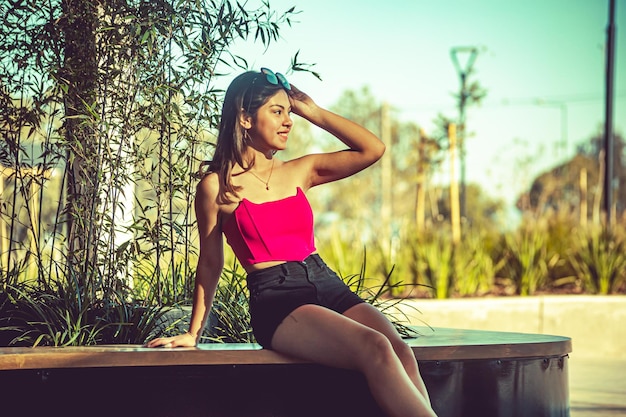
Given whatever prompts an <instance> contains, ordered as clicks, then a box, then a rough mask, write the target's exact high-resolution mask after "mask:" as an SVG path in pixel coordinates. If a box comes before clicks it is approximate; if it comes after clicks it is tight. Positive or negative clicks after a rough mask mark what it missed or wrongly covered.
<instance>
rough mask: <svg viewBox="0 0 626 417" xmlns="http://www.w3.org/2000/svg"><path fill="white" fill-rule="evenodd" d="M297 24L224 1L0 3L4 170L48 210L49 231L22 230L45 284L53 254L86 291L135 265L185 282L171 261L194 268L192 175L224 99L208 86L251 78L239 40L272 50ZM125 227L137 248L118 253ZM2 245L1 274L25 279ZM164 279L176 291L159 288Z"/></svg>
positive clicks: (20, 256) (20, 253)
mask: <svg viewBox="0 0 626 417" xmlns="http://www.w3.org/2000/svg"><path fill="white" fill-rule="evenodd" d="M294 13H296V11H295V8H290V9H289V10H287V11H285V12H284V13H281V14H277V13H276V12H274V11H273V10H272V9H271V8H270V6H269V3H267V2H263V3H262V6H261V7H259V8H257V9H249V8H248V7H247V6H246V4H245V3H239V2H233V1H226V0H223V1H218V2H214V1H196V0H182V1H176V2H170V1H151V2H146V1H139V0H54V1H50V2H25V1H11V2H3V3H2V4H1V5H0V16H2V17H1V18H0V19H1V20H0V57H1V58H0V80H2V81H1V84H0V103H2V106H1V109H0V135H1V137H2V139H3V141H2V142H1V145H2V146H0V161H1V162H2V164H3V165H4V166H7V167H10V168H11V169H12V172H15V173H17V174H12V176H11V177H10V178H9V182H11V187H9V188H6V189H8V190H21V189H25V184H26V182H27V181H36V182H38V183H39V184H41V185H42V187H41V188H40V193H41V197H43V196H44V193H46V196H45V198H39V200H38V201H45V202H46V205H50V206H54V205H56V208H55V209H54V212H56V216H55V218H54V219H53V221H52V223H51V224H42V223H41V222H39V224H40V225H41V227H35V223H34V222H33V223H31V224H30V225H28V227H29V228H30V229H31V234H32V235H34V236H36V237H37V239H36V241H37V242H40V245H41V246H40V247H39V248H38V249H37V251H36V253H35V256H34V258H36V259H37V263H38V268H37V276H38V278H39V279H40V280H41V279H44V276H45V277H47V278H50V277H53V276H57V274H58V271H59V264H58V262H59V257H58V256H56V255H55V254H54V252H56V253H57V254H58V253H62V254H63V256H62V261H64V264H63V266H64V269H65V271H64V275H65V276H66V277H67V278H68V280H77V282H80V283H81V284H80V285H81V286H85V287H90V289H91V291H94V293H95V292H96V291H101V290H103V289H107V288H113V287H115V285H116V283H117V277H118V276H119V272H120V265H125V264H126V261H127V260H128V258H129V257H133V258H134V259H135V261H137V262H138V263H139V264H138V266H139V267H141V268H143V269H142V273H148V274H150V273H154V274H155V283H156V285H154V287H156V288H157V291H158V292H159V293H160V291H161V288H162V286H163V285H172V286H173V287H174V288H176V287H177V286H178V285H179V284H180V283H179V282H176V279H178V278H177V277H179V278H182V279H184V278H186V277H187V276H189V274H190V272H189V271H188V270H187V269H185V270H179V269H178V267H177V262H180V259H179V260H178V261H177V257H184V262H182V264H183V265H184V266H183V268H187V265H189V264H192V263H193V262H189V259H188V258H189V256H191V255H192V253H191V250H190V247H191V246H192V245H191V244H190V242H192V239H193V238H192V235H191V230H192V226H193V222H194V219H193V216H192V210H191V201H192V198H191V194H192V193H193V184H194V183H195V179H194V178H193V176H192V174H193V173H194V172H195V171H196V170H197V166H198V164H199V161H200V160H202V159H206V155H208V154H210V146H207V144H206V143H205V142H204V141H206V139H207V138H210V137H212V135H213V132H214V131H215V128H216V127H217V119H218V117H219V108H220V96H221V94H222V93H223V92H222V91H220V90H218V89H216V88H215V87H214V84H215V80H216V78H217V77H219V76H220V75H222V74H224V73H225V71H228V70H229V69H232V68H246V67H247V62H246V60H245V58H244V57H240V56H235V55H233V54H232V53H231V52H230V47H231V45H232V44H233V43H234V42H235V41H237V40H238V39H249V38H253V39H255V40H258V41H260V43H262V44H263V46H264V47H267V46H268V45H269V44H270V43H271V42H273V41H275V40H276V39H278V37H279V28H280V26H281V25H282V24H288V25H290V24H291V16H292V15H293V14H294ZM295 64H298V63H294V65H295ZM25 137H28V138H30V139H31V140H32V141H33V142H37V143H38V145H39V146H40V147H41V148H42V151H41V152H40V154H41V155H40V156H36V155H34V154H35V153H33V152H32V150H31V149H29V148H27V147H25V146H24V142H23V141H24V138H25ZM27 166H36V167H38V170H39V171H41V172H47V171H49V170H53V171H54V172H56V173H62V175H61V177H62V181H60V184H58V187H59V188H58V189H56V190H55V189H53V188H51V186H52V185H56V183H52V182H50V181H48V179H47V178H45V177H44V176H38V177H37V178H34V179H33V177H32V176H31V177H29V178H27V177H24V176H23V175H22V174H20V172H22V171H23V168H24V167H27ZM129 184H130V185H132V186H133V187H135V188H137V189H139V190H140V191H141V193H140V194H138V195H137V196H136V200H135V204H136V205H137V207H138V208H137V209H134V208H132V207H129V206H128V203H129V200H128V199H127V198H126V197H127V196H128V194H129V191H128V190H129V189H128V185H129ZM132 191H133V190H132V188H131V189H130V193H132ZM12 197H13V203H12V204H11V205H3V206H2V207H1V208H0V217H2V219H9V220H10V219H13V218H16V215H17V214H18V213H17V211H18V210H19V208H20V207H26V209H27V210H30V206H29V205H30V204H32V203H31V202H29V200H28V199H27V198H26V195H24V196H23V197H21V198H22V200H23V201H24V203H23V204H19V201H18V197H19V196H18V193H15V192H14V193H13V196H12ZM3 200H4V196H3ZM132 202H133V201H132V199H130V203H131V204H132ZM119 212H131V213H133V216H132V223H131V224H127V225H120V224H119V222H117V217H116V213H119ZM39 213H41V210H40V211H39ZM120 229H124V230H123V231H131V232H132V234H133V236H134V237H133V239H132V240H130V241H127V242H124V243H122V244H119V242H114V238H113V236H115V235H116V234H117V233H118V232H120ZM10 244H11V245H12V247H11V248H10V249H9V256H11V255H12V254H13V255H14V256H13V260H12V261H11V262H9V263H11V265H6V268H7V271H8V270H9V269H10V268H13V269H14V270H15V271H16V273H19V271H18V269H19V268H20V267H21V265H23V264H24V263H26V262H30V261H28V259H33V256H32V255H33V253H32V251H31V250H28V249H26V250H24V248H21V247H20V245H21V242H19V241H17V240H16V239H14V238H11V239H10ZM166 255H167V256H166ZM44 257H47V258H46V259H44ZM48 261H49V262H48ZM142 263H143V264H142ZM146 265H149V266H148V267H146ZM3 268H4V266H3ZM162 270H164V271H166V272H165V273H162V272H161V271H162ZM122 272H123V271H122ZM164 274H165V275H169V277H171V278H172V280H173V282H170V283H167V284H166V283H164V282H163V280H162V279H161V278H162V276H163V275H164ZM172 292H173V293H174V294H176V291H175V290H174V291H172Z"/></svg>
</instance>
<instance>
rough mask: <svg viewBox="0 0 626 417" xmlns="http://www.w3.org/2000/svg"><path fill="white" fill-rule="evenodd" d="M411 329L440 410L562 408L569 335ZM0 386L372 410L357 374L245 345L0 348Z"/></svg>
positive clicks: (40, 404)
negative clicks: (171, 347) (160, 347)
mask: <svg viewBox="0 0 626 417" xmlns="http://www.w3.org/2000/svg"><path fill="white" fill-rule="evenodd" d="M415 330H416V331H417V332H418V333H419V334H420V336H419V337H417V338H415V339H409V340H407V341H408V342H409V344H410V346H411V347H412V349H413V351H414V352H415V356H416V358H417V359H418V362H419V364H420V369H421V372H422V375H423V377H424V380H425V383H426V385H427V387H428V389H429V392H430V395H431V400H432V402H433V407H434V408H435V410H436V411H437V413H438V415H439V416H440V417H445V416H450V417H452V416H463V417H467V416H483V417H489V416H516V417H518V416H520V417H521V416H528V417H542V416H550V417H551V416H569V394H568V366H567V361H568V354H569V353H570V352H571V340H570V339H569V338H567V337H561V336H549V335H537V334H522V333H507V332H491V331H476V330H460V329H446V328H436V329H430V328H427V327H416V328H415ZM0 396H1V397H2V398H5V399H8V401H6V400H5V401H3V405H2V406H1V407H2V409H3V410H6V412H7V414H5V412H2V415H6V416H9V415H11V414H8V412H10V411H13V412H14V413H16V414H14V415H20V416H24V415H37V416H41V415H81V416H94V415H107V416H109V415H115V416H125V415H128V416H131V415H133V416H136V415H137V414H141V415H146V416H150V417H153V416H178V417H193V416H203V417H204V416H208V417H213V416H215V417H222V416H228V417H230V416H233V417H234V416H237V417H239V416H241V417H265V416H268V417H269V416H272V417H279V416H280V417H283V416H285V417H286V416H305V417H306V416H324V417H328V416H337V417H339V416H341V417H349V416H359V417H362V416H364V417H368V416H381V415H382V414H381V412H380V410H379V409H378V408H377V406H376V405H375V403H374V402H373V400H372V398H371V396H370V395H369V391H368V388H367V386H366V383H365V380H364V378H363V377H362V376H361V375H360V374H358V373H356V372H352V371H346V370H340V369H334V368H327V367H324V366H320V365H315V364H311V363H306V362H304V361H301V360H298V359H295V358H291V357H288V356H285V355H281V354H278V353H276V352H273V351H269V350H265V349H261V348H260V347H259V346H258V345H255V344H203V345H200V346H199V347H197V348H176V349H147V348H143V347H141V346H134V345H111V346H94V347H64V348H52V347H38V348H0ZM7 404H8V405H7ZM13 407H15V408H14V409H13ZM31 411H32V414H31Z"/></svg>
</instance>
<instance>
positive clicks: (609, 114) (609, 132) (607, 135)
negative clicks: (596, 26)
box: [604, 0, 615, 228]
mask: <svg viewBox="0 0 626 417" xmlns="http://www.w3.org/2000/svg"><path fill="white" fill-rule="evenodd" d="M606 38H607V42H606V43H607V45H606V78H605V82H606V84H605V88H606V91H605V100H606V101H605V115H604V169H605V174H604V213H605V215H606V226H607V228H609V227H611V223H612V220H613V219H612V217H613V216H612V214H613V192H614V188H615V187H614V184H613V148H614V145H613V72H614V70H613V66H614V54H615V0H609V23H608V26H607V29H606Z"/></svg>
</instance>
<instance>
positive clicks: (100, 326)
mask: <svg viewBox="0 0 626 417" xmlns="http://www.w3.org/2000/svg"><path fill="white" fill-rule="evenodd" d="M74 282H76V281H74ZM58 284H59V285H57V286H51V287H46V288H41V287H37V286H33V285H30V284H26V283H23V282H20V283H17V284H8V285H6V286H4V288H3V289H2V291H1V292H0V313H1V314H0V345H1V346H85V345H94V344H140V343H143V342H144V341H145V340H146V339H147V338H148V336H149V335H150V334H152V333H154V331H155V328H156V326H157V325H158V324H159V323H160V322H162V320H163V316H164V315H165V314H166V313H167V312H168V311H169V310H170V309H171V307H158V306H155V305H154V304H150V303H146V304H143V303H139V302H129V301H128V300H125V299H123V298H121V297H120V294H119V293H115V294H114V295H113V296H109V297H107V298H106V299H104V298H98V299H94V298H91V296H90V294H86V293H85V291H84V289H81V288H79V287H76V286H64V284H63V283H58ZM174 324H175V323H174Z"/></svg>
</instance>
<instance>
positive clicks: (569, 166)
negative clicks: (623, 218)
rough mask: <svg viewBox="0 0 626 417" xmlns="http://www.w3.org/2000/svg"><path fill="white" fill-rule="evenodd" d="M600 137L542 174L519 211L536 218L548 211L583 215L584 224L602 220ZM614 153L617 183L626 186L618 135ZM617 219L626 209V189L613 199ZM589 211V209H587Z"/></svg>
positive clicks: (521, 200)
mask: <svg viewBox="0 0 626 417" xmlns="http://www.w3.org/2000/svg"><path fill="white" fill-rule="evenodd" d="M602 141H603V137H602V135H601V134H598V135H595V136H593V137H592V138H590V139H589V141H588V142H586V143H583V144H581V145H580V146H579V147H578V150H577V153H576V155H574V157H573V158H572V159H570V160H569V161H567V162H565V163H563V164H560V165H558V166H556V167H554V168H552V169H550V170H549V171H547V172H544V173H542V174H540V175H539V176H538V177H537V178H536V179H535V180H534V181H533V182H532V185H531V187H530V190H529V191H528V192H526V193H524V194H523V195H521V196H520V197H519V198H518V201H517V207H518V209H520V210H522V211H524V210H531V211H532V212H534V213H536V214H541V213H545V212H547V211H566V212H581V214H580V217H581V221H586V219H587V218H588V217H591V218H592V219H593V220H594V221H595V222H598V221H599V220H600V202H601V201H602V194H603V193H604V190H603V181H602V175H603V172H602V170H603V168H602V161H603V156H602V152H603V150H602ZM614 143H615V150H614V162H613V164H614V167H615V170H614V179H613V180H614V181H615V182H617V183H618V184H624V183H626V169H625V167H624V163H623V158H624V150H625V148H626V143H625V142H624V139H623V138H622V136H621V135H619V134H616V135H615V139H614ZM614 203H615V210H616V211H617V213H618V215H619V214H620V213H623V212H624V210H625V209H626V189H625V188H624V187H618V191H617V195H616V198H615V199H614ZM587 208H590V210H589V209H587Z"/></svg>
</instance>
